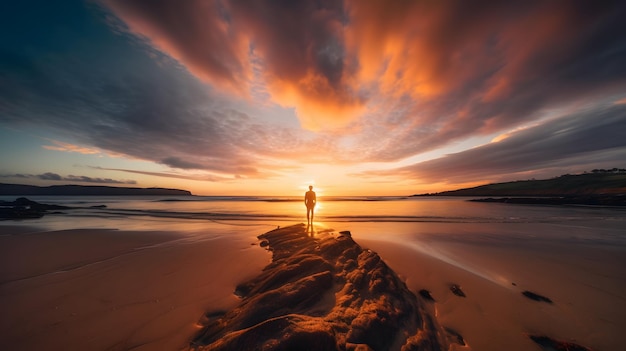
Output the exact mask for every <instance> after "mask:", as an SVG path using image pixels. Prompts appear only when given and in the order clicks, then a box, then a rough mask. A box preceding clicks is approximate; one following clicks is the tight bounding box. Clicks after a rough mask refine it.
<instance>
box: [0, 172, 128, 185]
mask: <svg viewBox="0 0 626 351" xmlns="http://www.w3.org/2000/svg"><path fill="white" fill-rule="evenodd" d="M0 178H22V179H28V178H36V179H41V180H52V181H59V182H61V181H63V182H71V183H74V182H78V183H96V184H137V182H136V181H134V180H116V179H111V178H98V177H96V178H94V177H88V176H77V175H71V174H70V175H68V176H66V177H64V176H61V175H60V174H57V173H53V172H46V173H42V174H37V175H34V174H3V175H0Z"/></svg>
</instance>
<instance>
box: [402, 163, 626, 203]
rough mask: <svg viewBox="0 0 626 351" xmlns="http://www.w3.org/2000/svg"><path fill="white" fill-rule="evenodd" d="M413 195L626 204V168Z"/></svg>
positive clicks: (541, 201) (486, 200) (511, 200)
mask: <svg viewBox="0 0 626 351" xmlns="http://www.w3.org/2000/svg"><path fill="white" fill-rule="evenodd" d="M413 196H498V197H504V196H508V197H504V198H495V199H494V198H488V199H477V200H472V201H479V202H505V203H518V204H545V205H599V206H626V169H621V168H613V169H594V170H593V171H591V172H586V173H582V174H564V175H562V176H559V177H556V178H552V179H543V180H535V179H530V180H519V181H513V182H505V183H494V184H486V185H481V186H477V187H473V188H465V189H458V190H451V191H443V192H440V193H430V194H420V195H413Z"/></svg>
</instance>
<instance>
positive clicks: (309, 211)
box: [306, 206, 311, 224]
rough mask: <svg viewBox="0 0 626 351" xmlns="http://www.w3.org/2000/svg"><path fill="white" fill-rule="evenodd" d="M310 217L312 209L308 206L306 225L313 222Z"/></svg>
mask: <svg viewBox="0 0 626 351" xmlns="http://www.w3.org/2000/svg"><path fill="white" fill-rule="evenodd" d="M310 215H311V208H310V207H308V206H307V208H306V224H309V223H311V220H310V219H309V216H310Z"/></svg>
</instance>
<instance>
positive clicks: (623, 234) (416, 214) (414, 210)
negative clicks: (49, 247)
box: [0, 196, 626, 247]
mask: <svg viewBox="0 0 626 351" xmlns="http://www.w3.org/2000/svg"><path fill="white" fill-rule="evenodd" d="M29 198H30V199H32V200H34V201H38V202H41V203H46V204H57V205H64V206H70V207H73V208H74V209H72V210H64V211H59V213H53V214H48V215H46V216H44V217H43V218H41V219H35V220H23V221H0V225H18V226H19V225H28V226H36V227H41V228H42V229H45V230H63V229H79V228H107V229H123V230H175V231H180V232H193V233H195V234H196V235H202V234H203V233H205V234H206V235H217V234H219V235H227V234H228V233H251V235H258V234H262V233H263V232H265V231H267V230H269V229H273V228H275V227H276V226H285V225H290V224H297V223H306V210H305V207H304V204H303V199H302V198H300V197H298V198H295V197H252V196H251V197H226V196H192V197H188V196H187V197H171V196H167V197H159V196H31V197H29ZM14 199H15V197H14V196H2V197H0V200H7V201H11V200H14ZM468 200H470V198H466V197H322V198H320V201H319V202H318V205H317V206H316V209H315V226H314V228H313V229H314V230H317V231H319V230H324V229H333V230H337V231H341V230H350V231H351V232H352V233H353V236H355V237H364V238H368V239H377V240H389V241H407V240H408V241H414V240H420V241H428V240H431V241H432V240H439V241H451V240H453V241H459V242H476V243H480V242H487V241H489V242H494V241H495V242H498V241H502V242H507V243H510V244H515V245H518V244H520V243H523V242H524V241H525V240H531V239H532V240H553V241H554V240H564V241H568V242H573V243H593V244H598V245H614V246H618V247H626V209H624V208H608V207H586V206H542V205H517V204H516V205H513V204H499V203H479V202H471V201H468Z"/></svg>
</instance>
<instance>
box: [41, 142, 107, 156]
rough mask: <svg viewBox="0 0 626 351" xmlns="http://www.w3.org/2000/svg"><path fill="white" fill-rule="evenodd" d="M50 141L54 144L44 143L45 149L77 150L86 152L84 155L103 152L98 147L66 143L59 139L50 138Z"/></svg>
mask: <svg viewBox="0 0 626 351" xmlns="http://www.w3.org/2000/svg"><path fill="white" fill-rule="evenodd" d="M50 141H51V142H52V144H54V145H43V148H44V149H46V150H54V151H64V152H77V153H79V154H84V155H94V154H99V153H100V152H101V151H100V150H98V149H93V148H89V147H84V146H79V145H74V144H69V143H64V142H62V141H58V140H50Z"/></svg>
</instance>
